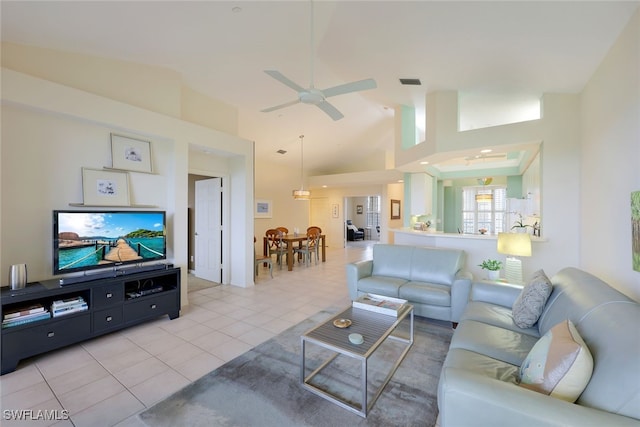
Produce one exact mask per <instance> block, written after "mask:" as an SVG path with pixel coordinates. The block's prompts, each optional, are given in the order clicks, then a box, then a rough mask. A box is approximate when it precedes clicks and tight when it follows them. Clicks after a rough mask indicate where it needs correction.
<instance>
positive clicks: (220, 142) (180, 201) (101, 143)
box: [0, 69, 253, 304]
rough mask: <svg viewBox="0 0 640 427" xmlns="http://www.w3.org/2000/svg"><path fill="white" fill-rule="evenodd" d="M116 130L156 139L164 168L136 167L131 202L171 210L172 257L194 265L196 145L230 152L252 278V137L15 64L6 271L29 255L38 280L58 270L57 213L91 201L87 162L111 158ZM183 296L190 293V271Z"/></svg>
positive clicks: (242, 275)
mask: <svg viewBox="0 0 640 427" xmlns="http://www.w3.org/2000/svg"><path fill="white" fill-rule="evenodd" d="M110 131H116V132H120V133H125V134H131V135H139V136H143V137H147V138H149V139H150V140H151V141H152V144H153V145H152V149H153V153H154V167H155V169H156V170H157V171H158V174H157V175H144V174H132V182H131V193H132V197H133V200H132V202H133V203H138V204H154V205H157V206H158V208H159V209H163V210H166V211H167V216H168V244H169V248H170V251H171V252H170V254H169V255H170V256H171V257H172V260H173V262H174V264H175V265H176V266H178V267H182V268H183V271H185V272H186V267H187V258H186V257H187V212H186V207H187V185H188V184H187V176H188V163H189V144H190V143H195V144H197V145H199V146H204V147H210V148H211V149H212V150H213V151H217V152H221V153H222V152H226V153H227V156H230V157H229V160H228V162H229V173H230V181H231V182H232V183H233V185H235V190H236V192H237V194H236V195H234V197H232V198H231V199H230V200H229V210H230V216H232V217H233V218H234V225H235V226H237V227H238V228H241V229H242V232H239V233H237V234H235V235H234V239H233V241H231V242H229V252H228V253H229V257H228V259H229V262H230V270H231V276H230V282H231V283H232V284H238V285H240V286H251V285H253V268H252V265H253V263H252V258H253V253H252V251H251V243H252V242H251V241H249V240H248V239H247V240H246V241H245V240H243V238H244V237H246V236H245V234H247V232H248V233H251V232H252V228H253V221H252V218H251V212H252V197H251V189H252V181H253V159H252V155H253V151H252V144H251V143H250V142H249V141H245V140H242V139H240V138H237V137H233V136H230V135H227V134H223V133H221V132H218V131H215V130H211V129H207V128H204V127H201V126H198V125H194V124H191V123H187V122H184V121H182V120H179V119H176V118H172V117H168V116H165V115H162V114H158V113H154V112H150V111H147V110H143V109H141V108H138V107H132V106H130V105H127V104H124V103H121V102H118V101H113V100H110V99H107V98H103V97H101V96H97V95H93V94H90V93H87V92H84V91H81V90H77V89H73V88H69V87H66V86H62V85H59V84H56V83H51V82H48V81H46V80H41V79H38V78H34V77H30V76H28V75H25V74H22V73H18V72H15V71H11V70H7V69H3V70H2V141H1V144H2V145H1V146H0V152H1V153H2V155H1V159H2V165H1V167H2V179H1V182H0V186H1V189H2V193H1V196H0V199H1V203H2V224H1V228H0V247H1V249H0V251H1V253H2V255H3V256H2V260H1V265H0V269H1V272H0V274H1V275H2V277H5V278H6V277H7V271H8V268H9V265H11V264H15V263H21V262H26V263H27V265H28V268H29V280H30V281H35V280H43V279H47V278H50V277H51V263H52V259H51V245H52V243H51V237H52V236H51V211H52V210H53V209H60V208H66V207H68V203H70V202H82V192H81V182H82V181H81V174H80V170H81V168H82V167H83V166H88V167H94V168H102V166H105V165H109V164H110V158H111V153H110V145H109V132H110ZM134 175H135V176H134ZM182 301H183V304H186V303H187V301H188V299H187V287H186V274H184V275H183V281H182Z"/></svg>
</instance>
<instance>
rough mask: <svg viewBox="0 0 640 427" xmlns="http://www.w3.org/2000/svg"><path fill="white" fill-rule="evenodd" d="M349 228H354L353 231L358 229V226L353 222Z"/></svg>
mask: <svg viewBox="0 0 640 427" xmlns="http://www.w3.org/2000/svg"><path fill="white" fill-rule="evenodd" d="M349 229H350V230H353V231H358V227H356V226H355V225H353V224H351V225H349Z"/></svg>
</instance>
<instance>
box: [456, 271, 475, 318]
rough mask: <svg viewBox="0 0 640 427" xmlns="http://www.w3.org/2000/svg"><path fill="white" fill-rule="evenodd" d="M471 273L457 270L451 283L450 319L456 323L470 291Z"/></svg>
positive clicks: (467, 300) (465, 305)
mask: <svg viewBox="0 0 640 427" xmlns="http://www.w3.org/2000/svg"><path fill="white" fill-rule="evenodd" d="M472 277H473V276H472V275H471V273H468V272H459V273H458V274H457V275H456V278H455V280H454V282H453V285H451V321H452V322H455V323H458V322H459V321H460V317H461V316H462V313H463V312H464V309H465V308H466V307H467V303H468V302H469V295H470V293H471V279H472Z"/></svg>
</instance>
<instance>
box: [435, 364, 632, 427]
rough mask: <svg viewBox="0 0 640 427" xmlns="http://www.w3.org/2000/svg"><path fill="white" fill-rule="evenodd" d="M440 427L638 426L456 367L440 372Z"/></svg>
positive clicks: (613, 416) (619, 416)
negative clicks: (521, 426)
mask: <svg viewBox="0 0 640 427" xmlns="http://www.w3.org/2000/svg"><path fill="white" fill-rule="evenodd" d="M438 407H439V409H440V425H441V427H464V426H510V425H515V424H517V425H523V426H594V427H596V426H597V427H601V426H613V425H615V426H636V427H637V426H638V420H635V419H633V418H628V417H624V416H621V415H617V414H613V413H610V412H605V411H601V410H598V409H594V408H589V407H586V406H581V405H576V404H573V403H570V402H566V401H564V400H560V399H556V398H554V397H550V396H547V395H544V394H541V393H537V392H535V391H532V390H528V389H525V388H523V387H520V386H518V385H516V384H513V383H510V382H504V381H500V380H497V379H494V378H489V377H486V376H483V375H480V374H477V373H474V372H471V371H466V370H462V369H456V368H445V369H443V370H442V375H441V377H440V384H439V386H438Z"/></svg>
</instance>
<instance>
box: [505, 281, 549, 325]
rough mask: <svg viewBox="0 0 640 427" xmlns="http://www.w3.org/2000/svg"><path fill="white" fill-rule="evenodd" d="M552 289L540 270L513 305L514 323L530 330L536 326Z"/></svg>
mask: <svg viewBox="0 0 640 427" xmlns="http://www.w3.org/2000/svg"><path fill="white" fill-rule="evenodd" d="M552 289H553V285H552V284H551V281H550V280H549V278H548V277H547V275H546V274H544V271H542V270H538V271H536V272H535V273H533V276H532V277H531V279H530V280H529V282H528V283H527V284H526V286H525V287H524V288H523V289H522V292H521V293H520V296H518V298H517V299H516V301H515V302H514V303H513V307H512V311H513V321H514V322H515V324H516V325H518V327H520V328H530V327H532V326H533V325H535V324H536V322H537V321H538V319H539V318H540V315H541V314H542V311H543V310H544V305H545V304H546V302H547V300H548V299H549V295H551V291H552Z"/></svg>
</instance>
